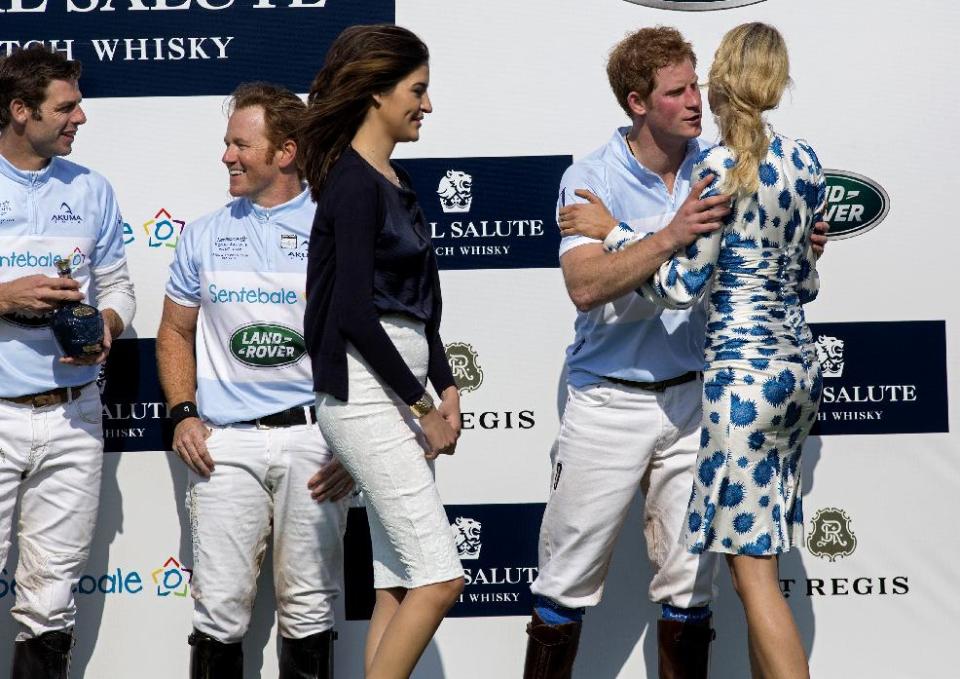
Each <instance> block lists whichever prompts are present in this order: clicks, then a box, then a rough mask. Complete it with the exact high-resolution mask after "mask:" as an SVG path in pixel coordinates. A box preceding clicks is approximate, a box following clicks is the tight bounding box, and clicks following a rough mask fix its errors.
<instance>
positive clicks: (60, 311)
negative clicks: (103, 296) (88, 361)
mask: <svg viewBox="0 0 960 679" xmlns="http://www.w3.org/2000/svg"><path fill="white" fill-rule="evenodd" d="M55 265H56V267H57V275H59V276H60V277H61V278H72V277H73V276H72V275H71V274H72V273H73V271H72V269H71V267H70V259H69V258H67V259H59V260H57V262H56V264H55ZM50 329H51V330H53V336H54V337H55V338H56V340H57V344H59V345H60V349H61V350H62V351H63V353H64V355H65V356H69V357H71V358H84V357H88V356H96V355H97V354H99V353H100V352H102V351H103V316H101V315H100V312H99V311H98V310H97V308H96V307H93V306H90V305H89V304H84V303H83V302H61V303H60V305H59V306H57V308H56V309H54V311H53V314H52V315H51V317H50Z"/></svg>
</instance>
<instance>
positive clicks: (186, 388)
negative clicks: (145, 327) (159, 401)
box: [157, 324, 197, 406]
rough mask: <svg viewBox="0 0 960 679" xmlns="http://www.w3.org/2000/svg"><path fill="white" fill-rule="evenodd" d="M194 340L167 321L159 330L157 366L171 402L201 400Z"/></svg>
mask: <svg viewBox="0 0 960 679" xmlns="http://www.w3.org/2000/svg"><path fill="white" fill-rule="evenodd" d="M194 339H195V338H194V337H186V336H185V335H184V334H183V333H181V332H178V331H177V330H175V329H173V328H169V327H165V326H164V325H163V324H161V325H160V329H159V330H158V331H157V369H158V370H159V373H160V386H161V387H162V388H163V393H164V395H165V396H166V399H167V404H168V405H171V406H174V405H176V404H178V403H183V402H184V401H196V400H197V359H196V356H195V355H194Z"/></svg>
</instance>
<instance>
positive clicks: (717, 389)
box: [607, 134, 826, 555]
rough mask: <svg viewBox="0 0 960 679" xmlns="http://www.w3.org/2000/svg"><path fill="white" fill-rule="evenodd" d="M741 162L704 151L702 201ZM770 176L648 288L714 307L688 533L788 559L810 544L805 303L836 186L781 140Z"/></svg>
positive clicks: (811, 366) (809, 344) (699, 542)
mask: <svg viewBox="0 0 960 679" xmlns="http://www.w3.org/2000/svg"><path fill="white" fill-rule="evenodd" d="M734 157H735V156H734V154H733V152H732V151H731V150H730V149H728V148H727V147H725V146H716V147H714V148H712V149H709V150H708V151H705V152H704V153H703V154H702V155H701V156H700V158H699V159H698V161H697V164H696V166H695V167H694V170H693V172H694V178H695V179H701V178H704V177H706V176H707V174H708V173H713V174H714V176H715V179H714V181H713V183H712V184H711V185H710V186H709V187H707V189H706V190H705V191H704V193H703V197H707V196H712V195H716V194H718V193H720V192H721V187H722V186H723V180H724V178H725V176H726V174H727V172H729V170H730V168H732V167H733V165H734ZM759 178H760V187H759V189H758V191H757V192H756V193H754V194H753V195H749V196H743V195H741V196H739V197H737V198H736V200H734V202H733V205H732V210H731V213H730V215H729V216H728V217H727V218H726V220H725V221H724V228H722V229H720V230H718V231H716V232H714V233H712V234H710V235H707V236H702V237H700V238H698V239H697V240H696V241H695V242H694V243H693V244H692V245H690V246H689V247H688V248H687V249H686V251H684V252H681V253H678V254H677V255H675V256H674V257H673V258H672V259H670V260H668V261H667V262H665V263H664V264H663V265H662V266H661V267H660V269H659V271H658V272H657V273H656V275H655V276H654V277H652V278H651V279H650V280H649V281H648V282H647V283H645V284H644V285H643V286H642V291H643V294H644V295H645V296H646V297H647V298H649V299H650V300H652V301H654V302H656V303H657V304H659V305H662V306H666V307H669V308H685V307H689V306H692V305H693V304H695V303H697V302H698V300H700V299H701V297H704V296H706V299H707V304H708V309H707V313H708V321H707V331H706V343H705V347H706V351H705V367H704V393H703V424H702V429H701V435H700V453H699V456H698V458H697V467H696V470H695V475H694V483H693V492H692V493H691V496H690V504H689V507H688V510H687V517H686V527H685V529H684V531H683V533H682V536H683V537H682V538H681V539H682V540H683V541H684V542H685V543H686V544H687V546H688V547H689V548H690V550H691V551H692V552H702V551H704V550H710V551H716V552H726V553H732V554H752V555H765V554H779V553H780V552H783V551H786V550H788V549H790V547H792V546H793V545H795V544H797V543H798V542H801V541H802V539H803V511H802V508H801V499H800V451H801V449H802V447H803V442H804V440H805V439H806V437H807V434H808V433H809V431H810V427H811V426H812V425H813V422H814V420H815V419H816V414H817V408H818V406H819V403H820V396H821V391H822V380H821V375H820V364H819V363H818V361H817V356H816V350H815V344H814V341H813V338H812V336H811V334H810V329H809V328H808V327H807V323H806V319H805V317H804V313H803V308H802V306H801V305H803V304H805V303H807V302H809V301H811V300H813V299H814V298H815V297H816V295H817V290H818V287H819V279H818V277H817V272H816V268H815V257H814V255H813V251H812V248H811V244H810V233H811V230H812V228H813V224H814V223H815V222H816V221H818V219H819V218H820V215H821V214H822V211H823V208H824V204H825V198H826V182H825V179H824V175H823V170H822V168H821V166H820V163H819V161H818V160H817V156H816V154H815V153H814V152H813V149H811V148H810V147H809V146H808V145H807V144H805V143H804V142H801V141H794V140H791V139H788V138H786V137H783V136H781V135H777V134H773V136H772V138H771V142H770V145H769V147H768V150H767V155H766V158H765V159H764V160H763V162H762V163H761V164H760V168H759ZM624 236H626V234H621V237H620V238H619V241H621V243H622V242H623V241H629V240H632V239H630V238H629V237H624ZM616 240H617V236H616V235H615V234H611V237H610V238H609V239H608V241H607V242H608V244H610V243H613V242H616Z"/></svg>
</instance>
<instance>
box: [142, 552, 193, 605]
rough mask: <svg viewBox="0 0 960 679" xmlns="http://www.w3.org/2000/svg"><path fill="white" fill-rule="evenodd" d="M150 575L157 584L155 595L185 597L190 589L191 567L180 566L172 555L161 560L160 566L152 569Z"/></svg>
mask: <svg viewBox="0 0 960 679" xmlns="http://www.w3.org/2000/svg"><path fill="white" fill-rule="evenodd" d="M150 577H152V578H153V584H155V585H156V586H157V596H169V595H171V594H173V596H178V597H185V596H187V593H188V592H189V591H190V581H191V580H192V579H193V569H192V568H187V567H186V566H181V565H180V562H179V561H177V560H176V559H174V558H173V557H172V556H171V557H170V558H169V559H167V560H166V561H164V562H163V565H162V566H161V567H160V568H157V569H156V570H154V571H152V572H151V573H150Z"/></svg>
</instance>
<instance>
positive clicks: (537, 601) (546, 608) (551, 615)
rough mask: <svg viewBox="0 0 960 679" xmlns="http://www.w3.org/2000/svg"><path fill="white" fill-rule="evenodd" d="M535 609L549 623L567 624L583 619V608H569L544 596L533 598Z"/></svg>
mask: <svg viewBox="0 0 960 679" xmlns="http://www.w3.org/2000/svg"><path fill="white" fill-rule="evenodd" d="M533 610H534V611H536V613H537V615H539V616H540V619H541V620H543V621H544V622H545V623H547V624H548V625H565V624H567V623H570V622H580V621H581V620H583V613H584V609H583V608H567V607H566V606H561V605H560V604H558V603H557V602H556V601H552V600H551V599H548V598H546V597H543V596H535V597H534V598H533Z"/></svg>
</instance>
